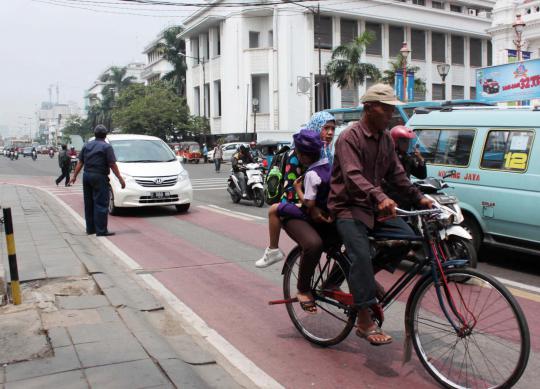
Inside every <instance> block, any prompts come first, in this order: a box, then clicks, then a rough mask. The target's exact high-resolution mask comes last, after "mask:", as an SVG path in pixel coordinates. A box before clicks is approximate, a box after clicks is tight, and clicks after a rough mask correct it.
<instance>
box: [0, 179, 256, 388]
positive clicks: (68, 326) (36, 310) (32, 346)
mask: <svg viewBox="0 0 540 389" xmlns="http://www.w3.org/2000/svg"><path fill="white" fill-rule="evenodd" d="M0 205H1V206H2V207H11V210H12V215H13V222H14V223H13V224H14V236H15V243H16V249H17V262H18V266H19V277H20V280H21V286H22V290H23V304H21V305H18V306H14V305H10V304H8V305H5V306H3V307H0V363H1V367H0V387H2V388H8V389H11V388H34V387H35V388H38V387H39V388H49V387H57V388H130V389H135V388H174V387H177V388H207V387H214V388H240V387H246V386H249V385H246V384H244V385H240V384H239V383H238V381H237V380H235V379H234V378H233V377H232V376H231V375H230V374H229V373H227V372H226V371H225V369H224V368H223V367H221V365H220V364H218V363H217V362H216V360H215V358H214V357H213V356H212V354H210V353H209V352H207V351H206V350H205V348H204V342H203V341H202V340H201V339H194V338H192V337H191V335H188V334H187V333H186V331H185V329H184V327H183V326H182V323H181V322H180V320H179V319H178V318H177V317H175V314H174V313H173V312H172V311H171V310H170V309H168V308H167V307H166V306H164V305H162V303H161V302H160V301H159V300H158V299H157V298H156V297H154V296H153V295H152V294H151V293H150V292H149V291H148V290H147V289H146V288H145V287H144V286H142V285H141V284H140V283H139V282H138V280H137V279H136V277H135V275H134V274H131V273H130V272H129V271H127V270H126V269H125V268H124V267H123V266H122V265H120V264H118V262H117V260H116V259H115V257H113V256H112V255H111V254H110V253H109V252H108V251H107V250H106V249H105V248H104V246H103V245H102V244H101V242H102V239H106V238H96V237H95V236H87V235H86V234H85V233H84V229H83V228H82V227H81V226H80V225H79V224H78V223H77V222H76V221H74V220H72V219H71V216H70V214H69V213H68V212H67V210H65V209H64V208H63V207H62V206H61V205H60V204H59V203H58V202H57V201H56V200H54V199H52V198H51V197H50V195H48V194H46V193H43V192H41V191H40V190H37V189H31V188H28V187H23V186H13V185H1V186H0ZM1 228H2V234H1V235H2V236H1V240H2V242H1V243H0V250H1V257H2V262H3V264H4V268H5V273H7V274H9V268H8V262H7V251H6V243H5V234H4V232H3V231H4V229H3V228H4V227H3V225H2V226H1ZM0 277H2V276H1V275H0ZM6 277H7V275H6ZM240 381H243V380H241V379H240Z"/></svg>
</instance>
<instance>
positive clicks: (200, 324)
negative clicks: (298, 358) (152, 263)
mask: <svg viewBox="0 0 540 389" xmlns="http://www.w3.org/2000/svg"><path fill="white" fill-rule="evenodd" d="M140 277H141V278H142V279H143V280H144V281H145V283H146V284H147V285H148V286H150V287H151V288H152V289H153V290H154V291H155V292H156V293H157V294H158V295H160V296H161V297H162V298H163V299H165V301H166V302H167V304H168V305H169V306H170V307H171V308H172V309H173V310H174V311H175V312H176V313H178V314H179V315H180V316H181V317H182V318H183V319H184V320H186V321H187V323H188V324H189V328H192V329H194V330H195V331H196V333H197V334H198V335H199V336H202V337H203V338H204V339H205V340H206V341H207V342H208V343H209V344H210V345H211V346H212V347H214V349H215V350H216V351H218V352H219V353H220V354H221V355H223V356H224V357H225V358H226V359H227V361H229V362H230V363H231V364H232V365H233V366H234V367H235V368H236V369H238V370H239V371H241V372H242V373H243V374H244V375H245V376H246V377H248V378H249V379H250V380H251V381H252V382H253V383H254V384H255V385H256V386H257V387H259V388H283V386H282V385H281V384H280V383H279V382H277V381H276V380H275V379H273V378H272V377H271V376H269V375H268V374H266V373H265V372H264V371H263V370H261V369H260V368H259V367H258V366H257V365H255V364H254V363H253V362H252V361H251V360H250V359H249V358H248V357H246V356H245V355H244V354H242V353H241V352H240V351H239V350H238V349H237V348H236V347H234V346H233V345H232V344H230V343H229V342H228V341H227V340H226V339H225V338H224V337H223V336H221V335H220V334H219V333H218V332H216V331H215V330H214V329H212V328H211V327H209V326H208V324H206V322H205V321H204V320H203V319H202V318H201V317H200V316H199V315H197V314H196V313H195V312H193V311H192V310H191V309H190V308H189V307H188V306H187V305H186V304H184V303H183V302H182V301H180V300H179V299H178V297H176V296H175V295H174V294H173V293H171V292H170V291H169V290H168V289H167V288H166V287H165V286H164V285H163V284H161V283H160V282H159V281H158V280H157V279H156V278H155V277H154V276H152V275H151V274H140ZM233 373H234V372H233Z"/></svg>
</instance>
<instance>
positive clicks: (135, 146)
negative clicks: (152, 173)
mask: <svg viewBox="0 0 540 389" xmlns="http://www.w3.org/2000/svg"><path fill="white" fill-rule="evenodd" d="M110 143H111V146H112V147H113V149H114V154H115V155H116V160H117V161H118V162H125V163H134V162H170V161H174V160H175V159H176V157H175V156H174V153H173V152H172V150H171V149H170V147H169V146H167V144H166V143H165V142H163V141H161V140H147V139H129V140H127V139H126V140H112V141H110Z"/></svg>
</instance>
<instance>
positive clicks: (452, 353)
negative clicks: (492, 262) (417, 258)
mask: <svg viewBox="0 0 540 389" xmlns="http://www.w3.org/2000/svg"><path fill="white" fill-rule="evenodd" d="M445 274H446V277H447V280H448V287H449V289H450V293H451V296H452V298H453V300H454V303H455V306H456V308H457V310H458V311H459V312H460V314H461V315H462V316H463V318H464V319H465V321H466V322H467V323H468V324H469V330H467V331H465V332H464V333H462V334H458V333H457V332H456V331H455V330H454V328H453V327H452V326H451V325H450V323H449V321H448V319H447V318H446V316H445V315H444V313H443V310H442V309H441V306H440V304H439V300H438V298H437V292H436V288H435V285H434V283H433V280H432V279H431V278H428V279H426V281H424V282H423V283H422V284H421V285H419V287H417V288H415V290H414V291H413V293H414V295H413V297H412V301H411V306H410V307H409V311H408V312H410V315H409V316H408V318H407V323H406V324H407V330H408V332H409V333H410V334H411V335H412V341H413V345H414V349H415V351H416V354H417V355H418V358H419V359H420V361H421V362H422V364H423V365H424V367H425V368H426V369H427V370H428V372H429V373H430V374H431V375H432V376H433V377H434V378H435V379H436V380H437V381H438V382H439V383H440V384H442V385H443V386H445V387H447V388H507V387H510V386H512V385H513V384H515V383H516V382H517V381H518V379H519V378H520V377H521V375H522V374H523V371H524V370H525V367H526V365H527V361H528V359H529V352H530V337H529V328H528V326H527V321H526V320H525V316H524V315H523V312H522V311H521V308H520V307H519V305H518V303H517V302H516V300H515V299H514V297H513V296H512V295H511V294H510V292H509V291H508V290H507V289H506V287H504V286H503V285H502V284H501V283H500V282H499V281H497V280H495V279H494V278H492V277H490V276H488V275H485V274H482V273H480V272H478V271H475V270H472V269H450V270H446V271H445ZM464 280H466V281H464ZM441 293H442V296H443V297H442V299H443V301H444V303H445V306H446V309H447V310H448V312H451V311H450V308H449V306H448V302H447V298H446V297H445V295H444V292H443V291H442V288H441ZM450 316H451V317H452V319H453V320H454V322H456V323H458V320H457V318H456V316H455V315H454V314H452V313H450Z"/></svg>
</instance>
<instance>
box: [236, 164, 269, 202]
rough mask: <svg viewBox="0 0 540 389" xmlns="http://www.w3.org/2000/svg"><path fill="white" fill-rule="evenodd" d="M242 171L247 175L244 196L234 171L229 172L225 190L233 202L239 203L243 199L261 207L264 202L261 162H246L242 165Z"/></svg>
mask: <svg viewBox="0 0 540 389" xmlns="http://www.w3.org/2000/svg"><path fill="white" fill-rule="evenodd" d="M242 171H243V172H244V174H245V175H246V177H247V180H246V195H245V196H242V190H241V189H240V183H239V182H238V178H236V176H235V175H234V173H231V175H230V176H229V180H228V181H227V183H228V184H227V192H229V194H230V195H231V199H232V201H233V203H239V202H240V200H242V199H245V200H251V201H253V203H254V204H255V205H256V206H257V207H262V206H263V204H264V187H263V185H264V178H263V174H262V166H261V164H260V163H248V164H246V165H245V166H243V167H242Z"/></svg>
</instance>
